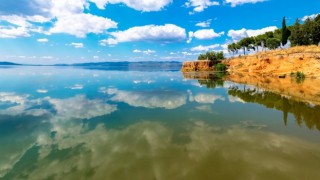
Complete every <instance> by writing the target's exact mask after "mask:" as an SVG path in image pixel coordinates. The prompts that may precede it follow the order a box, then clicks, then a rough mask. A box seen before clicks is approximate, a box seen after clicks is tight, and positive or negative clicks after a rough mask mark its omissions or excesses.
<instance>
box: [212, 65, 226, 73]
mask: <svg viewBox="0 0 320 180" xmlns="http://www.w3.org/2000/svg"><path fill="white" fill-rule="evenodd" d="M215 70H216V71H221V72H225V71H226V70H227V66H226V65H225V64H223V63H218V64H216V65H215Z"/></svg>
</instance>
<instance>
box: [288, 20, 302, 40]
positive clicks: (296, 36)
mask: <svg viewBox="0 0 320 180" xmlns="http://www.w3.org/2000/svg"><path fill="white" fill-rule="evenodd" d="M303 38H304V37H303V34H302V27H301V24H300V19H296V22H295V24H294V25H293V26H292V30H291V36H290V41H291V44H292V45H293V46H299V45H303Z"/></svg>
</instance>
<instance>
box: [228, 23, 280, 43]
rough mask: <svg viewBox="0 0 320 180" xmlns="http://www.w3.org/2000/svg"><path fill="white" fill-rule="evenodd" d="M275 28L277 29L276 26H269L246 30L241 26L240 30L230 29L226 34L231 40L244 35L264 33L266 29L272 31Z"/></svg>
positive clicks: (237, 39)
mask: <svg viewBox="0 0 320 180" xmlns="http://www.w3.org/2000/svg"><path fill="white" fill-rule="evenodd" d="M276 29H278V28H277V27H276V26H269V27H265V28H262V29H257V30H252V29H248V30H247V29H245V28H242V29H240V30H233V29H231V30H229V32H228V36H229V37H231V38H232V40H233V41H239V40H241V39H242V38H245V37H252V36H258V35H260V34H264V33H266V32H268V31H274V30H276Z"/></svg>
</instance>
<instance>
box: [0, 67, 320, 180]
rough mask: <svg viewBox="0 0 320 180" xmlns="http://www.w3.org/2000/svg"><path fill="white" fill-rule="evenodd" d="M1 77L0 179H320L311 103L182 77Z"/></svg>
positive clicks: (25, 72) (57, 73)
mask: <svg viewBox="0 0 320 180" xmlns="http://www.w3.org/2000/svg"><path fill="white" fill-rule="evenodd" d="M0 72H1V77H0V144H1V146H0V179H112V180H113V179H121V180H123V179H130V180H131V179H164V180H167V179H319V178H320V171H319V168H320V163H319V162H320V138H319V137H320V134H319V130H320V114H319V113H320V106H318V105H314V104H306V103H303V102H297V101H294V100H291V99H289V98H287V97H283V96H280V95H277V94H274V93H272V92H267V91H263V90H261V89H258V88H256V87H254V86H249V85H241V84H237V83H233V82H230V81H225V82H223V81H221V80H220V81H219V82H217V81H216V80H215V81H214V82H212V81H204V80H197V79H196V80H186V79H184V78H183V76H182V74H181V72H179V71H145V72H142V71H103V70H88V69H81V68H71V67H65V68H63V67H60V68H59V67H14V68H2V69H0Z"/></svg>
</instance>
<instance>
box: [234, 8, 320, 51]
mask: <svg viewBox="0 0 320 180" xmlns="http://www.w3.org/2000/svg"><path fill="white" fill-rule="evenodd" d="M288 40H290V42H291V46H302V45H320V14H319V15H317V16H316V17H315V18H314V19H311V18H307V19H306V20H305V21H304V23H303V24H301V23H300V19H297V20H296V22H295V24H294V25H292V26H288V27H287V26H286V18H285V17H284V18H283V21H282V28H281V29H276V30H275V31H269V32H266V33H264V34H261V35H258V36H252V37H245V38H243V39H241V40H240V41H238V42H234V43H231V44H229V45H228V51H229V52H230V53H233V55H234V54H235V53H238V52H239V50H243V54H246V51H250V50H253V51H259V47H260V48H262V50H264V49H266V48H268V49H277V48H279V47H281V46H285V45H286V44H287V43H288Z"/></svg>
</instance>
